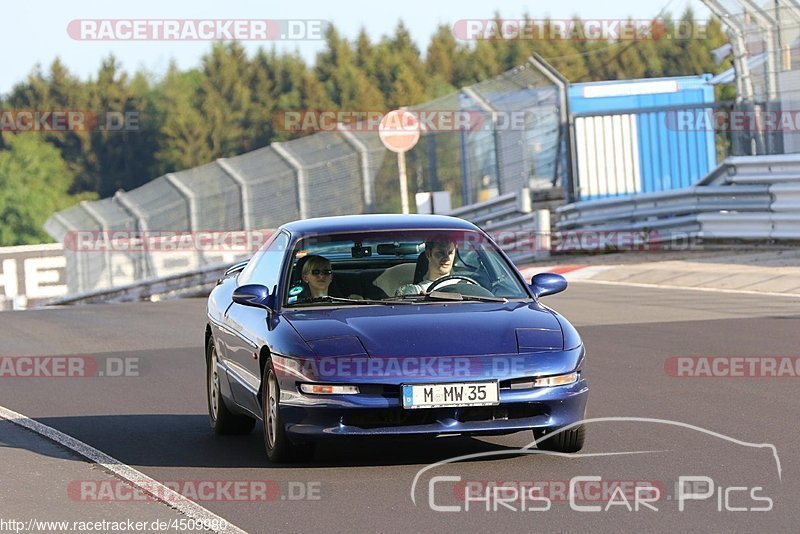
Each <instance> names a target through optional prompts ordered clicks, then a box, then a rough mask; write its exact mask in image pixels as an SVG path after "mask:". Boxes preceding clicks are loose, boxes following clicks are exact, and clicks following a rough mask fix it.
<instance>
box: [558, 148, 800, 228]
mask: <svg viewBox="0 0 800 534" xmlns="http://www.w3.org/2000/svg"><path fill="white" fill-rule="evenodd" d="M701 183H702V184H709V185H696V186H694V187H690V188H686V189H680V190H676V191H672V192H669V193H650V194H639V195H633V196H630V197H625V198H614V199H606V200H599V201H592V202H576V203H574V204H570V205H567V206H563V207H561V208H559V209H557V210H556V212H557V214H558V216H559V220H558V222H557V223H556V228H557V229H559V230H575V229H591V230H596V229H604V230H605V229H608V230H655V231H659V230H660V231H662V232H663V233H662V235H660V236H659V237H660V239H661V240H669V239H670V234H671V233H675V234H677V235H678V237H679V238H680V239H685V238H686V237H687V235H688V236H689V237H697V238H702V239H712V240H713V239H743V240H752V239H757V240H778V239H790V240H796V239H800V156H797V155H791V156H758V157H748V156H743V157H734V158H728V159H727V160H726V161H725V162H724V163H723V164H722V165H720V166H719V167H718V168H717V169H715V170H714V171H713V172H712V173H711V175H709V177H707V179H704V180H703V181H701Z"/></svg>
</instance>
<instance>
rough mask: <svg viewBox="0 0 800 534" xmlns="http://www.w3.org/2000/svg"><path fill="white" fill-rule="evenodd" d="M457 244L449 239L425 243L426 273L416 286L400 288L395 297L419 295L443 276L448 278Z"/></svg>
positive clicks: (449, 282)
mask: <svg viewBox="0 0 800 534" xmlns="http://www.w3.org/2000/svg"><path fill="white" fill-rule="evenodd" d="M456 249H457V244H456V242H455V241H453V240H451V239H447V238H444V239H434V240H432V241H426V242H425V257H426V258H427V259H428V272H426V273H425V276H424V277H423V278H422V281H420V282H419V283H418V284H406V285H404V286H400V287H399V288H398V289H397V291H396V292H395V295H420V294H422V293H425V292H426V291H427V290H428V286H430V285H431V284H432V283H434V282H435V281H436V280H438V279H439V278H442V277H443V276H449V275H450V273H451V271H452V270H453V263H454V262H455V259H456ZM458 282H459V281H458V280H448V281H446V282H443V283H442V284H441V285H440V286H438V287H442V286H446V285H450V284H457V283H458Z"/></svg>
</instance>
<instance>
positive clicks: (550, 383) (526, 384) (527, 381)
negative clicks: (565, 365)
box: [511, 371, 580, 389]
mask: <svg viewBox="0 0 800 534" xmlns="http://www.w3.org/2000/svg"><path fill="white" fill-rule="evenodd" d="M579 377H580V373H578V371H573V372H571V373H567V374H565V375H554V376H543V377H540V378H523V379H518V380H514V381H512V382H511V389H531V388H551V387H554V386H568V385H570V384H574V383H575V382H577V381H578V378H579Z"/></svg>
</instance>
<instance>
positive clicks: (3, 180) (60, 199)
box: [0, 132, 96, 246]
mask: <svg viewBox="0 0 800 534" xmlns="http://www.w3.org/2000/svg"><path fill="white" fill-rule="evenodd" d="M2 137H3V145H4V146H5V147H6V149H5V150H0V246H10V245H25V244H36V243H42V242H47V241H50V238H49V237H48V235H47V234H46V233H45V232H44V230H43V229H42V226H43V225H44V222H45V221H46V220H47V218H48V217H50V215H52V214H53V213H55V212H56V211H59V210H62V209H64V208H67V207H69V206H70V205H72V204H74V203H75V202H77V201H79V200H81V199H91V198H96V195H93V194H84V195H80V196H72V195H70V194H69V192H68V191H69V188H70V186H71V185H72V182H73V176H72V173H71V172H70V170H69V168H68V166H67V164H66V162H65V161H64V159H63V158H62V157H61V154H60V153H59V151H58V149H57V148H56V147H54V146H53V145H51V144H50V143H47V142H46V141H44V140H43V139H42V137H41V136H40V135H37V134H35V133H31V132H25V133H20V134H17V135H9V134H4V135H3V136H2Z"/></svg>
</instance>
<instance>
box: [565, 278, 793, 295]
mask: <svg viewBox="0 0 800 534" xmlns="http://www.w3.org/2000/svg"><path fill="white" fill-rule="evenodd" d="M574 282H576V283H581V284H600V285H606V286H628V287H645V288H651V289H685V290H687V291H707V292H710V293H733V294H737V295H759V296H764V297H789V298H796V299H800V295H799V294H793V293H771V292H768V291H749V290H747V289H722V288H717V287H688V286H671V285H660V284H639V283H636V282H612V281H610V280H589V279H581V280H574Z"/></svg>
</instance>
